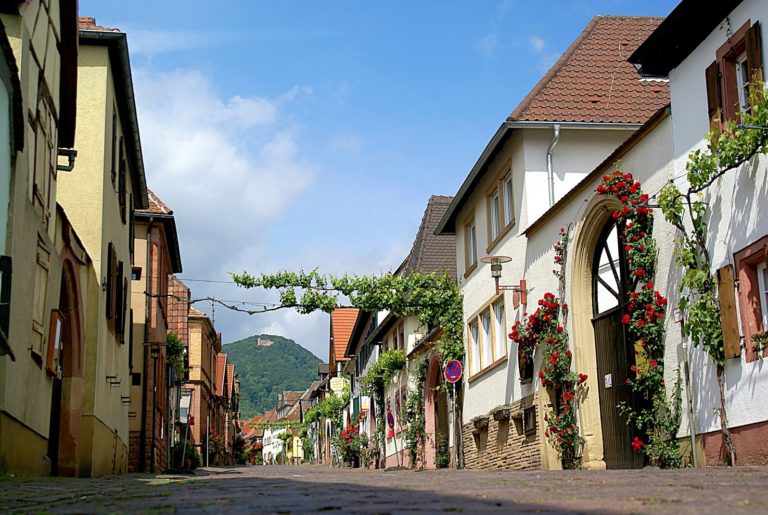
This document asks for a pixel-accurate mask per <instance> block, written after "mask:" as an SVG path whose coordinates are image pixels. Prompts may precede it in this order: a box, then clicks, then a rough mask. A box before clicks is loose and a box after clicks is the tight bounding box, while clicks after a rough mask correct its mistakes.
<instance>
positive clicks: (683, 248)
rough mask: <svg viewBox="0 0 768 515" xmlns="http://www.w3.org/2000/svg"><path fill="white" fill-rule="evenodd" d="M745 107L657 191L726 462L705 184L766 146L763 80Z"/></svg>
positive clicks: (767, 109) (721, 357)
mask: <svg viewBox="0 0 768 515" xmlns="http://www.w3.org/2000/svg"><path fill="white" fill-rule="evenodd" d="M750 104H751V105H752V108H751V109H750V111H749V112H748V113H741V114H740V115H739V116H740V118H741V123H740V124H737V123H736V122H734V121H733V120H731V121H728V122H727V123H726V125H725V127H724V128H723V129H722V130H715V131H713V132H711V133H709V134H708V135H707V139H708V140H709V145H707V148H705V149H703V150H700V149H699V150H694V151H693V152H691V154H690V155H689V157H688V162H687V164H686V170H687V174H686V178H687V180H688V188H687V190H686V191H681V190H680V189H679V188H678V187H677V186H676V185H675V184H674V182H673V181H670V182H669V184H667V186H665V187H664V189H663V190H662V192H661V195H660V196H659V204H660V206H661V210H662V213H664V218H666V220H667V221H668V222H670V223H671V224H672V225H674V226H675V227H676V228H677V229H678V231H679V235H680V239H679V240H678V244H677V246H676V248H675V259H676V261H677V263H678V264H679V265H680V267H681V269H682V273H683V277H682V281H681V282H680V294H681V296H680V310H681V312H682V314H683V316H684V324H683V331H684V333H685V334H687V335H689V336H690V338H691V342H692V343H693V344H694V345H698V346H701V347H702V348H703V349H704V350H705V351H706V352H707V354H708V355H709V357H710V359H712V361H713V362H714V363H715V365H716V368H717V384H718V388H719V392H720V409H719V410H718V411H719V415H720V428H721V432H722V434H723V440H724V441H725V444H726V446H727V448H728V455H729V464H730V465H735V464H736V450H735V447H734V445H733V440H732V438H731V433H730V431H729V429H728V417H727V412H726V405H725V361H726V355H725V349H724V339H723V330H722V326H721V324H720V299H719V296H718V291H717V288H718V286H717V281H716V280H715V277H714V276H713V273H712V259H711V256H710V253H709V248H708V244H709V242H708V240H707V235H708V225H707V222H708V220H709V217H710V216H711V211H710V210H709V209H708V205H707V203H706V200H707V197H708V191H707V190H708V188H709V187H710V186H711V185H712V184H713V183H714V182H715V181H716V180H717V179H718V178H720V177H722V176H723V175H724V174H725V173H727V172H728V171H730V170H733V169H735V168H739V167H740V166H741V165H743V164H744V163H747V162H748V161H750V160H751V159H752V158H754V157H755V156H756V155H757V154H762V153H765V152H766V142H767V141H768V131H766V130H765V129H764V128H762V127H765V126H766V125H768V100H766V96H765V91H764V90H763V85H762V84H758V86H757V87H754V88H750Z"/></svg>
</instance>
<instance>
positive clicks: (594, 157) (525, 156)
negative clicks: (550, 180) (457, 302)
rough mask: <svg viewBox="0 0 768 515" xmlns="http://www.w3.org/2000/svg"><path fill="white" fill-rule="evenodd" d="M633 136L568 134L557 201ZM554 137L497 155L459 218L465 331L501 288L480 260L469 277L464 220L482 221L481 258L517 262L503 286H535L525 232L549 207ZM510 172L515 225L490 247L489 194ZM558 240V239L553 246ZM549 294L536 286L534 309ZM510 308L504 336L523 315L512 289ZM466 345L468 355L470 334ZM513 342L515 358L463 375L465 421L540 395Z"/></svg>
mask: <svg viewBox="0 0 768 515" xmlns="http://www.w3.org/2000/svg"><path fill="white" fill-rule="evenodd" d="M630 135H631V132H630V131H627V130H586V129H563V130H562V131H561V135H560V142H559V143H558V145H557V147H556V149H555V151H554V153H553V156H554V159H553V169H554V171H555V177H556V184H555V193H556V199H557V198H560V197H561V196H562V195H564V194H565V193H567V191H568V190H570V188H572V187H573V185H575V184H576V183H578V182H579V180H580V179H581V178H583V177H584V176H586V175H587V174H588V173H589V172H590V171H592V170H593V169H594V168H595V166H597V165H598V164H599V163H600V162H602V161H603V160H604V159H605V158H606V157H607V156H608V155H610V153H611V152H613V150H614V149H615V148H616V147H617V146H618V145H619V144H621V142H623V141H624V140H625V139H626V138H627V137H629V136H630ZM551 139H552V131H551V130H545V129H527V130H516V131H515V132H514V133H513V135H512V136H511V137H510V139H509V140H508V141H507V142H506V143H505V145H504V147H503V148H502V149H501V151H500V152H499V154H498V156H497V157H496V158H495V159H494V160H493V161H492V162H490V163H489V169H488V172H486V174H485V177H484V178H483V180H482V181H481V183H480V184H479V185H478V186H477V187H476V188H475V190H474V192H472V194H471V196H470V198H469V200H468V202H467V203H466V205H465V207H464V208H463V209H462V210H461V212H459V213H458V216H457V219H456V220H457V222H456V249H457V266H458V268H457V269H458V271H459V284H460V288H461V292H462V294H463V295H464V318H465V326H464V331H465V333H466V331H467V326H466V321H467V320H468V319H469V317H470V316H471V315H472V314H474V313H475V312H476V311H477V310H478V309H479V308H480V307H481V306H483V305H484V304H486V303H487V302H488V301H489V300H490V299H491V298H492V297H493V296H494V295H495V287H494V282H493V279H492V278H491V272H490V267H489V266H488V265H484V264H482V263H479V264H478V267H477V268H476V269H475V270H474V271H473V272H472V273H470V274H469V275H468V276H466V277H464V275H463V274H464V271H465V266H464V221H465V220H467V219H468V218H470V217H471V216H472V215H474V217H475V223H476V228H477V247H478V252H479V256H478V258H482V257H483V256H484V255H485V254H486V252H487V253H488V254H493V255H504V256H509V257H511V258H512V261H510V262H509V263H506V264H504V266H503V268H502V276H501V280H500V284H503V285H512V284H518V283H519V282H520V279H523V278H526V279H528V281H529V283H528V288H531V282H530V278H528V277H527V275H526V274H527V272H526V256H527V254H528V252H529V248H528V242H527V238H526V237H525V236H524V235H522V232H523V231H524V230H525V228H527V227H528V226H529V225H530V223H532V222H533V221H535V220H536V219H537V218H538V217H539V216H540V215H541V214H542V213H543V212H544V211H545V210H546V209H547V207H548V205H549V193H548V189H547V181H546V169H547V168H546V152H547V148H548V146H549V144H550V143H551ZM505 167H506V169H509V168H510V167H511V169H512V171H513V188H514V196H515V199H514V200H515V202H514V205H515V220H516V225H515V227H513V228H512V229H511V230H510V231H509V232H508V233H507V234H506V235H505V236H504V238H502V240H501V241H500V242H499V243H497V244H496V245H495V246H494V247H489V246H488V229H487V219H488V218H487V213H486V201H485V198H486V196H485V194H486V190H487V189H488V187H489V185H490V182H491V181H493V180H494V179H495V178H496V177H498V175H499V174H500V173H502V170H503V169H504V168H505ZM558 227H559V226H558ZM553 243H554V240H553V241H552V243H550V244H549V245H551V244H553ZM551 262H552V261H551V258H550V260H549V263H550V265H548V270H549V274H550V276H551V270H552V266H551ZM544 291H546V290H542V289H539V287H536V290H534V291H533V292H532V293H530V294H529V305H532V304H531V303H532V302H535V301H536V300H537V299H538V298H539V296H540V295H541V294H543V292H544ZM504 309H505V311H506V327H505V333H508V332H509V329H510V328H511V327H512V325H513V324H514V323H515V321H517V320H519V319H520V317H521V316H522V312H523V308H522V307H521V308H519V309H517V310H513V309H512V293H511V292H505V293H504ZM464 342H465V343H464V345H465V352H466V351H467V348H466V347H467V335H466V334H465V336H464ZM511 343H512V342H511V340H509V338H507V339H506V345H507V358H508V359H507V360H506V361H505V362H503V363H501V364H499V365H497V367H496V368H494V369H492V370H489V371H488V372H485V373H483V374H480V375H478V377H476V378H473V379H472V380H471V381H470V380H469V374H468V373H467V371H465V374H464V378H463V381H464V388H465V395H464V406H463V419H464V422H465V423H466V422H468V421H469V420H470V419H472V418H473V417H475V416H478V415H482V414H486V413H488V412H489V411H490V410H491V409H492V408H494V407H495V406H498V405H500V404H507V403H510V402H513V401H515V400H518V399H520V398H521V397H525V396H527V395H530V394H533V393H534V392H535V389H536V384H537V383H536V382H535V381H533V382H531V383H530V384H526V385H521V384H520V381H519V374H518V366H517V355H516V352H515V349H512V348H511ZM467 363H468V362H467Z"/></svg>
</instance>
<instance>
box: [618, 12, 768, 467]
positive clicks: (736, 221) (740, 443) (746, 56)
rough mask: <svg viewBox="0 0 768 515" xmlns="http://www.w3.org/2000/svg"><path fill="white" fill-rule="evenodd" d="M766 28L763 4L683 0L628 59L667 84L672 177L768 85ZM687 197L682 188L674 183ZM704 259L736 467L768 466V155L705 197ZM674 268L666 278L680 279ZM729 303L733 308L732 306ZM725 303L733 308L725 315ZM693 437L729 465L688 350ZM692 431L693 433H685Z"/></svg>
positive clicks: (706, 386)
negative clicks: (760, 344)
mask: <svg viewBox="0 0 768 515" xmlns="http://www.w3.org/2000/svg"><path fill="white" fill-rule="evenodd" d="M766 22H768V3H766V2H765V1H763V0H744V1H741V0H728V1H721V2H706V3H705V5H702V2H695V1H692V0H684V1H683V2H681V3H680V4H679V5H678V7H677V8H676V9H675V10H674V11H673V13H672V14H670V16H669V17H668V18H667V20H665V21H664V23H662V24H661V25H660V26H659V28H658V29H657V30H656V31H655V32H654V33H653V34H652V35H651V36H650V37H649V38H648V40H647V41H646V42H645V43H644V44H643V45H642V46H641V47H640V48H639V49H638V50H637V51H636V52H635V53H634V54H633V55H632V56H631V58H630V61H632V62H633V63H635V64H636V65H637V66H638V67H639V68H640V69H641V71H642V72H643V73H644V74H648V75H651V76H661V77H668V78H669V87H670V94H671V100H672V117H671V132H672V141H671V142H672V151H673V158H674V172H673V173H674V175H675V176H681V175H682V176H684V174H685V170H686V162H687V160H688V155H689V153H690V152H691V151H693V150H695V149H702V148H704V147H706V146H707V140H706V139H705V137H704V136H705V134H706V133H707V132H708V131H709V130H710V128H711V127H715V128H716V127H719V126H720V125H721V124H722V123H723V122H724V121H726V120H730V119H733V120H735V119H736V118H737V115H738V112H739V111H741V110H745V109H748V106H747V105H745V104H746V100H747V99H746V97H745V94H744V93H745V91H746V86H747V83H748V82H749V80H750V79H754V78H757V79H758V80H762V79H763V78H764V76H765V75H764V72H763V68H764V66H763V59H762V56H763V55H764V53H765V45H764V44H762V43H761V40H762V37H761V29H762V26H764V24H765V23H766ZM678 185H679V187H680V188H681V190H685V189H686V185H685V183H684V181H679V182H678ZM704 200H705V201H706V202H707V205H708V206H709V213H708V214H709V220H708V224H709V233H708V236H707V244H708V252H709V254H710V256H711V260H712V269H713V272H716V277H718V278H719V291H720V296H721V309H722V312H723V318H722V323H723V330H724V338H725V353H726V358H728V359H727V361H726V364H725V391H726V412H727V414H728V426H729V428H730V431H731V434H732V437H733V441H734V444H735V447H736V463H737V464H740V465H746V464H760V465H764V464H765V463H766V456H768V373H767V372H766V371H765V370H764V363H763V361H762V359H760V358H761V357H762V356H758V353H757V352H755V350H754V349H753V345H752V338H753V336H754V335H755V334H757V333H760V332H764V331H766V330H768V291H767V290H766V285H767V284H768V272H766V264H767V261H768V201H767V200H768V180H767V179H766V161H765V156H764V155H761V154H758V156H757V157H755V158H754V159H751V160H750V161H749V162H747V163H746V164H744V165H743V166H740V167H738V168H736V169H734V170H731V171H729V172H728V173H726V174H725V175H723V176H722V177H721V178H720V179H718V180H717V181H716V182H715V183H714V184H712V186H711V187H709V188H708V189H707V190H706V191H705V196H704ZM675 275H676V274H675V273H674V271H673V270H670V276H671V277H675ZM728 298H730V301H729V299H728ZM729 305H731V306H733V307H732V308H729ZM691 359H692V371H693V378H692V381H693V386H694V392H695V394H694V411H695V417H694V421H695V424H694V430H695V431H696V432H697V433H702V435H700V436H701V437H700V438H699V440H700V443H701V445H702V447H703V451H704V454H705V456H706V462H707V463H708V464H717V463H720V462H723V461H724V460H725V454H724V445H723V442H722V437H721V434H720V432H719V429H720V419H719V415H718V412H717V410H718V407H719V393H718V386H717V384H716V379H715V374H716V372H715V370H716V367H715V366H714V364H713V363H712V361H711V360H710V359H709V358H708V356H707V355H706V354H705V353H703V352H702V351H701V349H700V348H694V349H693V352H692V356H691ZM686 431H687V428H686Z"/></svg>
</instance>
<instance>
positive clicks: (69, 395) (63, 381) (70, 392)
mask: <svg viewBox="0 0 768 515" xmlns="http://www.w3.org/2000/svg"><path fill="white" fill-rule="evenodd" d="M76 267H77V265H76V264H75V263H74V262H73V260H71V259H68V258H66V257H65V258H64V259H63V262H62V279H61V291H60V294H59V311H60V313H61V320H62V331H61V377H60V378H57V379H55V380H54V383H56V384H55V385H54V390H53V391H54V395H53V399H52V410H51V411H52V420H51V434H50V438H51V440H55V441H52V442H51V443H50V445H49V449H51V451H52V453H53V454H54V455H51V456H50V459H51V464H52V473H53V474H57V475H61V476H76V475H77V473H78V463H79V460H78V452H79V449H78V448H79V444H80V417H81V415H82V400H83V348H84V341H83V336H84V335H83V306H82V297H81V294H80V281H79V280H78V277H77V274H76V273H75V270H76Z"/></svg>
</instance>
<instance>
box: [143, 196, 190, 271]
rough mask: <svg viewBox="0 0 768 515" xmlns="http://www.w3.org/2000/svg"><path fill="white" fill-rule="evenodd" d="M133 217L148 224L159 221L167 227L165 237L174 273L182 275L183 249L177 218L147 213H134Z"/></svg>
mask: <svg viewBox="0 0 768 515" xmlns="http://www.w3.org/2000/svg"><path fill="white" fill-rule="evenodd" d="M133 216H134V217H135V218H136V219H138V220H142V221H146V222H147V223H152V222H153V221H154V220H159V221H160V222H161V223H162V224H163V226H164V227H165V237H166V239H167V240H168V247H169V254H170V256H171V269H172V273H174V274H180V273H182V272H183V271H184V270H183V267H182V264H181V249H180V247H179V234H178V231H177V230H176V218H175V217H174V216H173V215H170V214H161V213H148V212H146V211H134V214H133Z"/></svg>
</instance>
